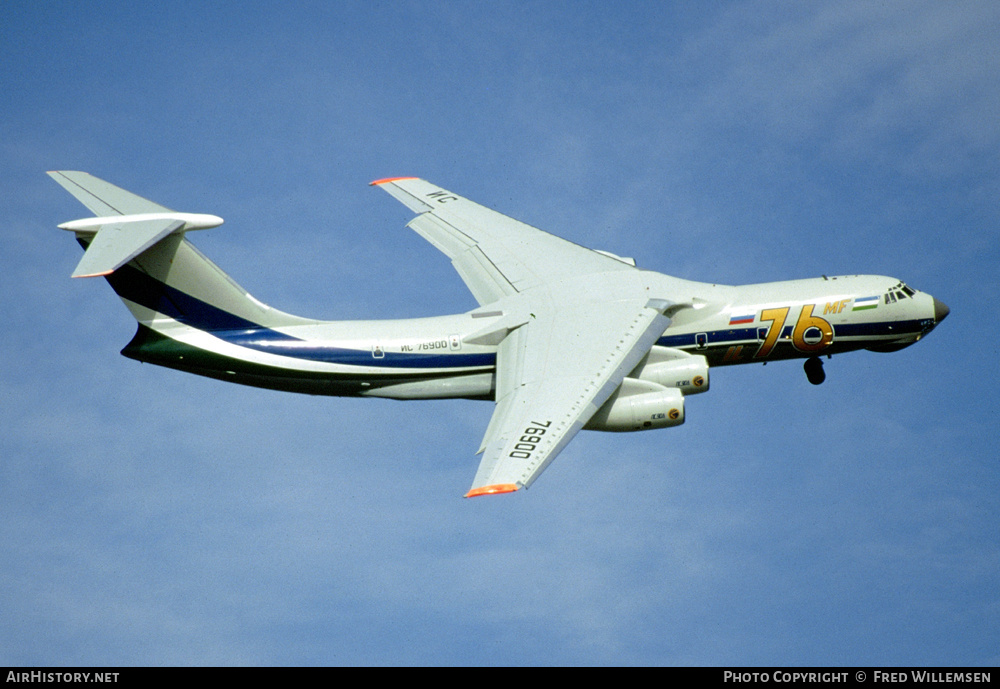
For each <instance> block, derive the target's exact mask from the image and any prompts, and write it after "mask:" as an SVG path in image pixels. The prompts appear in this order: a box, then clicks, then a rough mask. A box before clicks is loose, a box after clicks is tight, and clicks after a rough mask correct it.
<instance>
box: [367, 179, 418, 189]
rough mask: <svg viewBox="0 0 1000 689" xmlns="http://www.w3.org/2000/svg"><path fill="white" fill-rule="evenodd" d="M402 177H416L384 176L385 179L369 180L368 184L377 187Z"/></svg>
mask: <svg viewBox="0 0 1000 689" xmlns="http://www.w3.org/2000/svg"><path fill="white" fill-rule="evenodd" d="M404 179H416V177H386V178H385V179H377V180H375V181H374V182H369V183H368V186H370V187H377V186H379V185H380V184H388V183H389V182H398V181H400V180H404Z"/></svg>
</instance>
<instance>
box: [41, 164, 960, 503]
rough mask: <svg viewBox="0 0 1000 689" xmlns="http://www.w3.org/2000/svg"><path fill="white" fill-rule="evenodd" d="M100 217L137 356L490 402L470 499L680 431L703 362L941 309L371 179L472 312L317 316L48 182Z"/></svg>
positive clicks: (848, 335) (902, 333)
mask: <svg viewBox="0 0 1000 689" xmlns="http://www.w3.org/2000/svg"><path fill="white" fill-rule="evenodd" d="M48 174H49V175H50V176H51V177H52V178H53V179H54V180H55V181H56V182H58V183H59V184H61V185H62V186H63V187H64V188H65V189H66V190H67V191H69V192H70V193H71V194H73V196H75V197H76V198H77V199H78V200H79V201H80V202H82V203H83V205H84V206H86V207H87V208H88V209H90V211H91V212H92V213H94V216H95V217H92V218H84V219H81V220H74V221H70V222H66V223H63V224H61V225H59V227H60V228H61V229H64V230H69V231H71V232H74V233H75V235H76V238H77V241H78V242H79V243H80V244H81V246H83V247H84V249H85V252H84V255H83V258H82V259H81V260H80V262H79V264H78V265H77V268H76V270H75V271H74V272H73V277H98V276H103V277H104V278H105V279H106V280H107V281H108V283H110V285H111V287H112V289H113V290H114V291H115V292H116V293H117V294H118V296H119V297H120V298H121V299H122V301H123V302H124V303H125V306H126V307H127V308H128V309H129V310H130V311H131V313H132V315H133V316H134V317H135V319H136V320H137V321H138V330H137V331H136V334H135V336H134V337H133V338H132V340H131V341H130V342H129V343H128V344H127V345H126V346H125V348H124V349H122V350H121V353H122V354H123V355H124V356H126V357H129V358H131V359H136V360H138V361H142V362H148V363H152V364H157V365H159V366H165V367H168V368H173V369H178V370H181V371H186V372H189V373H195V374H198V375H202V376H207V377H210V378H216V379H219V380H224V381H230V382H233V383H241V384H243V385H251V386H257V387H261V388H270V389H275V390H286V391H292V392H300V393H308V394H313V395H338V396H358V397H384V398H393V399H399V400H417V399H442V398H463V399H474V400H492V401H494V402H495V407H494V411H493V415H492V417H491V419H490V421H489V425H488V427H487V429H486V433H485V435H484V437H483V439H482V444H481V445H480V447H479V453H481V454H482V455H483V457H482V459H481V461H480V464H479V468H478V470H477V472H476V475H475V478H474V480H473V483H472V487H471V488H470V490H469V491H468V492H467V493H466V494H465V497H475V496H481V495H495V494H501V493H511V492H514V491H518V490H520V489H521V488H528V487H529V486H531V485H532V483H533V482H534V481H535V479H537V478H538V476H539V474H541V473H542V471H544V470H545V468H546V467H547V466H548V465H549V464H550V463H551V462H552V460H553V459H555V457H556V456H557V455H558V454H559V453H560V451H562V449H563V448H564V447H566V445H567V443H569V442H570V440H572V438H573V437H574V436H575V435H576V434H577V433H578V432H579V431H580V430H584V429H586V430H597V431H613V432H625V431H641V430H647V429H656V428H666V427H671V426H678V425H680V424H682V423H684V420H685V405H684V402H685V398H686V397H687V396H689V395H694V394H699V393H703V392H706V391H707V390H708V389H709V369H710V368H714V367H723V366H732V365H738V364H753V363H765V364H766V363H767V362H770V361H778V360H783V359H805V363H804V369H805V372H806V375H807V377H808V380H809V381H810V382H811V383H813V384H816V385H818V384H820V383H822V382H823V380H824V379H825V373H824V370H823V362H822V359H821V358H820V357H821V356H825V357H827V358H829V357H830V356H832V355H834V354H841V353H844V352H850V351H854V350H860V349H867V350H872V351H876V352H893V351H897V350H900V349H903V348H904V347H908V346H910V345H911V344H913V343H914V342H917V341H918V340H920V339H921V338H922V337H923V336H924V335H926V334H927V333H928V332H930V331H931V330H932V329H933V328H934V327H935V326H937V324H939V323H940V322H941V321H943V320H944V319H945V317H947V315H948V313H949V310H948V307H947V306H945V305H944V304H943V303H942V302H941V301H939V300H938V299H935V298H934V297H932V296H931V295H929V294H926V293H923V292H920V291H918V290H915V289H913V288H911V287H910V286H908V285H907V284H905V283H903V282H902V281H900V280H898V279H895V278H890V277H883V276H877V275H848V276H837V277H828V276H823V277H819V278H813V279H800V280H791V281H785V282H770V283H763V284H752V285H743V286H727V285H719V284H712V283H703V282H693V281H689V280H684V279H680V278H676V277H670V276H668V275H663V274H661V273H657V272H653V271H649V270H643V269H640V268H638V267H637V266H636V263H635V260H634V259H631V258H623V257H621V256H616V255H615V254H613V253H611V252H608V251H597V250H591V249H588V248H585V247H583V246H580V245H577V244H574V243H572V242H570V241H567V240H565V239H561V238H559V237H556V236H554V235H552V234H549V233H547V232H544V231H542V230H539V229H536V228H534V227H531V226H530V225H526V224H524V223H522V222H520V221H518V220H514V219H513V218H510V217H507V216H505V215H502V214H501V213H499V212H497V211H494V210H491V209H489V208H486V207H484V206H481V205H479V204H477V203H474V202H472V201H470V200H468V199H465V198H463V197H461V196H459V195H458V194H455V193H453V192H450V191H447V190H445V189H442V188H441V187H438V186H437V185H435V184H432V183H430V182H427V181H425V180H422V179H418V178H416V177H395V178H388V179H380V180H376V181H374V182H372V183H371V186H375V187H378V188H380V189H383V190H385V191H387V192H388V193H389V194H391V195H392V196H393V197H395V198H396V199H397V200H399V201H401V202H402V203H403V204H404V205H405V206H406V207H407V208H409V209H410V210H411V211H413V213H415V214H416V215H415V217H414V218H413V219H412V220H411V221H410V222H409V223H408V227H410V228H412V229H413V230H414V231H416V232H417V233H418V234H420V235H421V236H422V237H423V238H424V239H426V240H427V241H429V242H430V243H431V244H432V245H434V246H435V247H436V248H437V249H438V250H440V251H441V252H443V253H444V254H445V255H446V256H448V258H450V259H451V262H452V265H453V266H454V268H455V270H456V271H457V272H458V274H459V276H460V277H461V278H462V280H463V281H464V282H465V284H466V286H467V287H468V288H469V290H470V291H471V292H472V295H473V296H474V297H475V299H476V301H477V302H478V303H479V306H478V307H477V308H475V309H472V310H471V311H468V312H466V313H461V314H456V315H448V316H439V317H431V318H416V319H405V320H382V321H321V320H313V319H309V318H302V317H299V316H293V315H291V314H288V313H284V312H282V311H278V310H277V309H274V308H272V307H270V306H268V305H266V304H264V303H263V302H261V301H258V300H257V299H256V298H254V297H252V296H251V295H250V294H249V293H247V292H246V290H244V289H243V288H242V287H240V286H239V285H237V284H236V282H234V281H233V280H232V279H231V278H230V277H229V276H228V275H227V274H226V273H224V272H223V271H222V270H221V269H219V268H218V267H217V266H216V265H215V264H214V263H212V262H211V261H210V260H209V259H208V258H206V257H205V256H204V255H203V254H201V253H200V252H199V251H198V250H197V249H195V247H194V246H193V245H192V244H191V243H190V242H189V241H188V239H187V237H186V233H187V232H190V231H194V230H201V229H208V228H211V227H217V226H218V225H221V224H222V222H223V221H222V219H221V218H219V217H218V216H215V215H208V214H200V213H178V212H175V211H173V210H170V209H169V208H166V207H164V206H161V205H159V204H156V203H153V202H152V201H148V200H146V199H144V198H142V197H140V196H137V195H135V194H132V193H130V192H128V191H125V190H124V189H121V188H119V187H117V186H115V185H113V184H111V183H109V182H105V181H104V180H101V179H98V178H97V177H93V176H92V175H90V174H87V173H85V172H77V171H57V172H49V173H48Z"/></svg>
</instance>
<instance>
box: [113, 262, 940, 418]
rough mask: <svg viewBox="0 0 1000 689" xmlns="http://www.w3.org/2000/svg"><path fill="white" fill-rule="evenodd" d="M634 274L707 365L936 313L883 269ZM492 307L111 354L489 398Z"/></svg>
mask: <svg viewBox="0 0 1000 689" xmlns="http://www.w3.org/2000/svg"><path fill="white" fill-rule="evenodd" d="M642 273H643V276H644V278H645V279H646V281H647V284H648V287H649V290H650V293H651V294H656V293H664V294H671V295H673V296H674V299H673V301H674V302H675V303H677V304H680V305H681V307H680V308H677V309H676V310H675V311H674V312H673V314H672V322H671V324H670V326H669V327H668V328H667V330H666V331H665V332H664V333H663V335H662V336H661V337H660V339H659V340H658V342H657V345H659V346H662V347H670V348H674V349H680V350H683V351H685V352H690V353H693V354H700V355H702V356H704V357H705V359H706V360H707V362H708V363H709V365H711V366H724V365H735V364H748V363H764V362H767V361H773V360H779V359H791V358H811V357H816V356H821V355H832V354H838V353H842V352H847V351H852V350H856V349H874V350H877V351H878V350H880V351H892V350H895V349H900V348H902V347H905V346H907V345H909V344H912V343H913V342H916V341H917V340H919V339H920V338H921V337H922V336H923V335H924V334H925V333H926V332H928V331H929V330H930V329H932V328H933V327H934V325H935V324H936V322H937V321H938V320H940V319H941V318H943V315H941V311H940V309H939V307H937V304H938V302H936V301H935V300H934V298H933V297H931V296H930V295H928V294H924V293H921V292H917V291H915V290H912V289H910V288H909V287H906V286H905V285H903V283H901V282H900V281H899V280H896V279H894V278H889V277H882V276H872V275H857V276H838V277H830V278H825V277H824V278H814V279H806V280H792V281H785V282H771V283H762V284H754V285H744V286H738V287H733V286H725V285H715V284H710V283H700V282H691V281H687V280H681V279H678V278H673V277H669V276H666V275H661V274H659V273H654V272H650V271H642ZM936 309H938V311H937V313H936ZM944 314H945V315H946V314H947V309H946V308H945V309H944ZM504 316H505V314H504V313H503V311H502V310H501V309H498V308H496V307H495V305H491V306H484V307H480V308H478V309H475V310H473V311H470V312H468V313H463V314H457V315H452V316H439V317H433V318H417V319H406V320H385V321H304V322H302V323H301V324H296V325H290V326H284V327H275V328H263V327H227V328H225V329H217V330H204V329H199V328H193V327H189V326H186V325H184V324H182V323H180V322H175V321H165V322H164V321H160V322H159V323H155V322H154V323H153V324H152V325H153V331H155V332H153V333H150V332H144V331H143V329H140V333H139V334H137V336H136V339H135V340H133V342H132V343H130V345H129V346H128V347H126V348H125V350H123V354H125V355H126V356H130V357H133V358H136V359H140V360H143V361H149V362H151V363H157V364H160V365H165V366H170V367H172V368H178V369H182V370H186V371H190V372H193V373H199V374H202V375H208V376H211V377H215V378H220V379H223V380H230V381H232V382H238V383H244V384H249V385H257V386H261V387H269V388H275V389H284V390H291V391H297V392H308V393H312V394H326V395H361V396H372V397H390V398H396V399H435V398H472V399H492V397H493V391H494V388H495V370H494V369H495V362H496V351H497V344H498V338H497V337H493V338H492V339H493V340H497V341H491V337H490V335H489V334H488V333H490V331H491V325H493V324H494V323H495V322H497V321H499V320H501V319H503V318H504ZM483 333H487V335H486V336H485V337H484V336H483V335H482V334H483ZM567 346H571V345H569V344H567Z"/></svg>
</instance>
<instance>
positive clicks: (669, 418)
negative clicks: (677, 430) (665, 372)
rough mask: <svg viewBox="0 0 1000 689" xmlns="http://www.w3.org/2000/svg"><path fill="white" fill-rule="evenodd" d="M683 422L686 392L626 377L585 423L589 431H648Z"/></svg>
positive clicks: (678, 424)
mask: <svg viewBox="0 0 1000 689" xmlns="http://www.w3.org/2000/svg"><path fill="white" fill-rule="evenodd" d="M682 423H684V393H682V392H681V391H680V390H678V389H677V388H668V387H664V386H662V385H659V384H658V383H654V382H652V381H648V380H638V379H636V378H626V379H625V380H623V381H622V384H621V385H620V386H619V387H618V390H616V391H615V393H614V394H613V395H611V397H609V398H608V401H607V402H605V403H604V405H603V406H602V407H601V408H600V409H598V410H597V413H595V414H594V415H593V416H592V417H590V421H589V422H588V423H587V425H586V426H584V428H585V429H587V430H589V431H613V432H624V431H645V430H650V429H653V428H667V427H668V426H680V425H681V424H682Z"/></svg>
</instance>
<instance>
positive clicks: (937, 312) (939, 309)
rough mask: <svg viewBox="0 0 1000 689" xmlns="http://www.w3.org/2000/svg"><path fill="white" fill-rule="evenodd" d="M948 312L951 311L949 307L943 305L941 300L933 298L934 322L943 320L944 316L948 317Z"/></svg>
mask: <svg viewBox="0 0 1000 689" xmlns="http://www.w3.org/2000/svg"><path fill="white" fill-rule="evenodd" d="M949 313H951V309H949V308H948V307H947V306H945V304H944V302H943V301H939V300H937V299H935V300H934V320H935V322H937V323H940V322H941V321H943V320H944V319H945V318H947V317H948V314H949Z"/></svg>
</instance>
